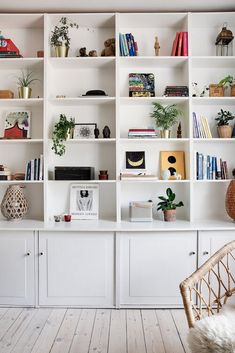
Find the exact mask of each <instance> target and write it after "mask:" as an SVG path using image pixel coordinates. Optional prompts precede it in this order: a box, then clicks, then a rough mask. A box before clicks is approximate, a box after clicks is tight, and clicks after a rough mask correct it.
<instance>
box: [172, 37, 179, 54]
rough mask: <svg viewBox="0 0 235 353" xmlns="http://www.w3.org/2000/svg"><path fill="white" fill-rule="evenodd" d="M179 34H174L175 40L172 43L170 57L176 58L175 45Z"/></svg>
mask: <svg viewBox="0 0 235 353" xmlns="http://www.w3.org/2000/svg"><path fill="white" fill-rule="evenodd" d="M178 38H179V32H176V35H175V39H174V41H173V45H172V50H171V56H176V55H177V54H176V53H177V44H178Z"/></svg>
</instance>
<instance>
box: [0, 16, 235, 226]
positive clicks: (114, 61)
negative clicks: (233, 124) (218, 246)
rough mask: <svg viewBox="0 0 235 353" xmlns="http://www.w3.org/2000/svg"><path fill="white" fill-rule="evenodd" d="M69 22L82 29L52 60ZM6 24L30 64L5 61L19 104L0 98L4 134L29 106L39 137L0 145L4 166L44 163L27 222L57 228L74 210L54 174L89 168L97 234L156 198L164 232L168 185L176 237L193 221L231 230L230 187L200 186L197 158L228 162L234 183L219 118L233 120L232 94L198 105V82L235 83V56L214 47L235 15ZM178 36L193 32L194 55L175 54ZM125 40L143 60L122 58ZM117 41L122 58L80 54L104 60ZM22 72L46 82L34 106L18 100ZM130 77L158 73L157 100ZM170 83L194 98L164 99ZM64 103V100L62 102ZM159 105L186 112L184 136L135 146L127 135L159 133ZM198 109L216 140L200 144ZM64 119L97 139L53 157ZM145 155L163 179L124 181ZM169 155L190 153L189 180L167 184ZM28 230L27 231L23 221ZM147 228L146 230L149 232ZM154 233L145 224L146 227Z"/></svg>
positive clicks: (231, 142) (4, 76)
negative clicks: (150, 129)
mask: <svg viewBox="0 0 235 353" xmlns="http://www.w3.org/2000/svg"><path fill="white" fill-rule="evenodd" d="M62 16H67V17H69V19H71V20H72V21H75V22H77V23H78V24H79V28H78V29H71V30H70V35H71V50H70V53H69V57H68V58H55V57H53V55H52V52H51V48H50V44H49V37H50V33H51V31H52V29H53V27H54V26H55V25H56V24H58V21H59V19H60V18H61V17H62ZM0 22H1V30H2V34H3V35H4V36H5V37H6V38H11V39H12V40H13V41H14V43H15V44H16V45H17V47H18V48H19V49H20V52H21V54H22V55H23V58H16V59H13V58H10V59H1V61H0V64H1V66H0V72H1V83H0V89H10V90H12V91H13V92H14V94H15V98H14V99H1V100H0V115H1V119H0V135H1V136H2V135H3V129H4V116H5V113H6V111H9V110H11V109H14V110H16V109H22V108H23V109H27V110H30V111H31V113H32V120H31V125H32V135H31V137H32V138H31V139H30V140H14V141H12V140H10V141H9V140H0V164H4V165H6V166H8V167H9V168H10V169H11V171H12V172H13V173H16V172H24V171H25V164H26V162H27V161H28V160H30V159H33V158H37V157H38V156H40V154H42V153H43V155H44V180H43V181H21V183H22V184H24V185H25V194H26V196H27V199H28V201H29V204H30V207H29V213H28V215H27V219H29V220H35V221H36V220H37V221H42V222H45V224H48V225H50V224H51V226H52V227H53V224H54V218H53V216H54V215H56V214H63V213H68V212H69V191H70V184H71V183H72V181H57V180H54V168H55V166H91V167H94V168H95V179H96V180H95V182H97V183H99V195H100V201H99V210H100V211H99V221H98V222H96V229H98V228H99V224H100V225H101V227H105V226H104V224H105V222H106V221H107V224H109V225H110V224H113V229H114V228H115V226H117V225H120V224H122V223H123V224H126V222H127V221H128V220H129V202H130V201H146V200H149V199H151V200H153V201H154V204H155V207H154V223H153V224H152V225H151V229H154V228H156V229H157V228H158V227H159V225H160V224H161V226H162V222H159V221H161V220H162V215H161V214H160V213H157V212H156V204H157V202H158V196H160V195H163V194H164V193H165V190H166V188H167V187H171V188H172V189H173V191H175V192H176V195H177V199H178V200H182V201H183V202H184V205H185V206H184V207H182V208H179V209H178V214H177V217H178V221H177V222H176V223H175V224H174V227H175V229H177V227H179V228H180V227H181V226H182V221H183V224H184V226H185V227H187V224H189V222H190V221H191V222H194V221H197V222H198V224H199V223H201V224H204V223H203V222H205V221H211V224H213V222H215V221H221V222H222V223H221V224H226V222H227V223H228V225H229V223H230V221H229V219H228V218H227V216H226V212H225V208H224V199H225V193H226V188H227V186H228V184H229V180H222V181H220V180H213V181H210V180H205V181H204V180H202V181H197V180H196V177H195V175H196V171H195V153H196V152H200V153H203V154H213V155H217V156H218V157H222V158H223V159H224V160H226V161H227V164H228V172H229V177H230V178H232V173H231V172H232V169H233V168H234V167H235V158H234V151H235V139H219V138H218V136H217V132H216V126H215V122H214V118H215V116H216V114H217V113H218V112H219V110H220V108H223V109H225V110H230V111H231V112H233V113H235V97H230V96H229V94H228V92H227V93H226V96H225V97H222V98H213V97H202V98H200V97H199V98H198V97H197V98H193V97H192V89H191V82H198V85H199V86H200V87H202V88H203V86H204V85H208V84H209V83H216V82H218V81H219V80H220V79H222V78H223V77H225V76H227V75H232V76H235V56H229V57H217V56H216V48H215V44H214V43H215V39H216V36H217V34H218V33H219V32H220V30H221V28H222V25H223V23H224V22H227V23H228V27H229V29H231V30H232V31H233V33H235V13H138V14H135V13H120V14H119V13H116V14H115V13H110V14H109V13H105V14H102V13H98V14H92V13H90V14H1V15H0ZM177 31H187V32H188V38H189V55H188V57H174V56H171V48H172V43H173V40H174V38H175V34H176V32H177ZM120 32H121V33H130V32H131V33H132V34H133V35H134V37H135V40H136V41H137V42H138V48H139V55H138V56H137V57H121V56H120V53H119V33H120ZM155 36H158V38H159V41H160V46H161V49H160V56H159V57H156V56H155V54H154V38H155ZM112 37H115V38H116V56H115V57H101V56H98V57H95V58H91V57H86V58H81V57H76V55H78V50H79V48H81V47H86V48H87V52H89V51H90V50H92V49H96V50H97V52H98V55H100V53H101V50H102V49H103V43H104V41H105V40H106V39H108V38H112ZM234 42H235V41H233V43H234ZM233 46H234V44H233ZM233 49H234V50H233V52H234V54H235V48H233ZM38 50H44V58H37V51H38ZM21 69H29V70H31V71H33V72H34V73H35V75H36V76H37V77H38V78H40V81H37V82H35V84H34V85H33V86H32V88H33V98H31V99H18V98H17V91H16V89H17V86H16V83H15V76H17V75H18V74H19V73H20V70H21ZM131 72H136V73H138V72H139V73H149V72H150V73H154V76H155V95H156V97H153V98H129V92H128V74H129V73H131ZM167 85H186V86H188V87H189V97H172V98H169V97H163V93H164V89H165V87H166V86H167ZM92 89H102V90H104V91H105V92H106V93H107V94H108V96H107V97H100V98H97V97H94V98H92V97H91V98H82V97H81V96H82V95H83V94H85V93H86V91H88V90H92ZM57 95H65V96H66V98H56V96H57ZM156 101H157V102H161V103H162V104H171V103H176V104H177V105H178V106H179V107H180V109H181V110H182V111H183V113H184V114H183V118H182V119H181V123H182V138H181V139H177V138H176V137H177V136H176V127H175V128H174V129H173V132H172V138H171V139H160V138H159V139H141V140H139V139H128V130H129V128H133V127H135V128H143V127H147V126H149V125H153V121H152V120H151V118H150V113H151V111H152V103H153V102H156ZM194 111H195V112H197V113H198V114H203V115H205V116H206V117H207V119H208V122H209V125H210V128H211V131H212V137H213V138H212V139H195V138H193V124H192V112H194ZM60 114H66V116H68V117H74V118H75V121H76V122H77V123H97V126H98V128H99V130H100V136H99V139H94V140H91V139H81V140H68V141H67V142H66V153H65V155H64V156H62V157H59V156H56V155H55V154H54V152H53V151H52V150H51V146H52V130H53V126H54V124H55V122H57V121H58V119H59V115H60ZM105 125H108V126H109V128H110V130H111V138H110V139H103V138H102V129H103V127H104V126H105ZM139 150H144V151H145V157H146V168H147V170H148V172H149V173H151V174H155V175H157V176H158V177H159V180H156V181H147V180H142V181H141V180H133V181H132V180H131V181H130V180H122V181H121V180H120V178H119V175H120V172H121V171H122V170H123V169H125V152H126V151H139ZM163 150H171V151H174V150H179V151H184V152H185V170H186V180H177V181H174V180H172V181H164V180H161V178H160V151H163ZM103 169H105V170H108V174H109V180H107V181H100V180H98V173H99V170H103ZM79 182H80V181H79ZM86 182H87V181H86ZM13 183H15V181H8V182H6V181H0V199H2V197H3V195H4V193H5V191H6V188H7V186H8V185H10V184H13ZM1 219H3V217H2V215H1ZM76 222H77V221H76ZM76 222H75V223H76ZM110 222H113V223H110ZM223 222H224V223H223ZM81 223H82V227H83V226H84V225H85V226H84V227H87V229H89V222H88V221H87V222H86V221H79V222H78V223H76V225H78V224H81ZM22 224H26V223H25V221H24V222H23V223H22ZM18 226H19V227H20V223H18ZM72 226H74V227H75V225H72ZM135 226H136V225H133V229H134V228H135ZM188 226H190V225H188ZM61 227H63V225H62V224H61ZM110 227H111V228H112V226H110ZM141 227H143V229H144V228H145V225H141ZM149 227H150V226H149V225H146V229H148V228H149Z"/></svg>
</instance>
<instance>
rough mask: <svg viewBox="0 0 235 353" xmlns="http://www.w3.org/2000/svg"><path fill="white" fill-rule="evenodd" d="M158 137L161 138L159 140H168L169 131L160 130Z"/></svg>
mask: <svg viewBox="0 0 235 353" xmlns="http://www.w3.org/2000/svg"><path fill="white" fill-rule="evenodd" d="M160 136H161V138H164V139H168V138H170V137H171V131H170V130H161V131H160Z"/></svg>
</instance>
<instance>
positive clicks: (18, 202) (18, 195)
mask: <svg viewBox="0 0 235 353" xmlns="http://www.w3.org/2000/svg"><path fill="white" fill-rule="evenodd" d="M27 211H28V202H27V200H26V198H25V195H24V193H23V190H22V187H21V186H20V185H11V186H8V188H7V191H6V193H5V195H4V197H3V199H2V203H1V212H2V214H3V216H4V217H6V218H7V219H8V220H9V221H16V220H20V219H22V218H23V217H24V216H25V215H26V213H27Z"/></svg>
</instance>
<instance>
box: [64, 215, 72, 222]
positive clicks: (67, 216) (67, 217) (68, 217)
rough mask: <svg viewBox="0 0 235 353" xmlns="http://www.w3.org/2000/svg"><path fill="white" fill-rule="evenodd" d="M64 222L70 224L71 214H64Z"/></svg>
mask: <svg viewBox="0 0 235 353" xmlns="http://www.w3.org/2000/svg"><path fill="white" fill-rule="evenodd" d="M64 221H65V222H71V214H65V215H64Z"/></svg>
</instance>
